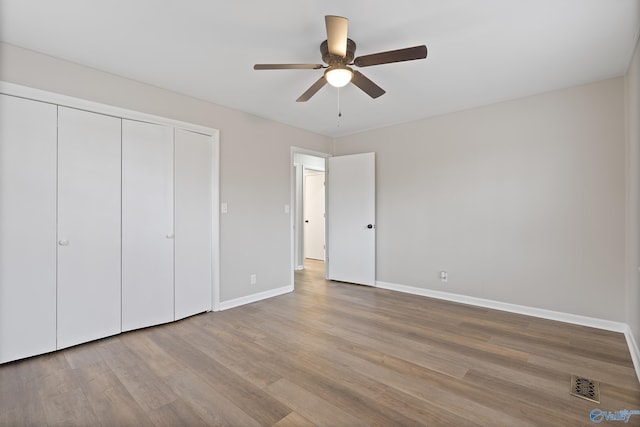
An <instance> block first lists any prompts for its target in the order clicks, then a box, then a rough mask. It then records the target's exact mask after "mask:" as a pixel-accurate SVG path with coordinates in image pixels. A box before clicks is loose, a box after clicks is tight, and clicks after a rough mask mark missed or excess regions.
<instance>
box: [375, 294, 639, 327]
mask: <svg viewBox="0 0 640 427" xmlns="http://www.w3.org/2000/svg"><path fill="white" fill-rule="evenodd" d="M376 286H377V287H379V288H383V289H389V290H392V291H399V292H405V293H408V294H413V295H421V296H425V297H431V298H437V299H441V300H447V301H452V302H458V303H461V304H469V305H475V306H478V307H486V308H492V309H494V310H501V311H508V312H510V313H518V314H524V315H527V316H533V317H540V318H543V319H549V320H557V321H559V322H566V323H573V324H575V325H581V326H589V327H591V328H597V329H604V330H607V331H613V332H621V333H625V332H626V330H627V328H628V326H627V324H626V323H621V322H612V321H610V320H603V319H597V318H593V317H586V316H578V315H576V314H569V313H563V312H560V311H552V310H545V309H542V308H535V307H528V306H526V305H518V304H509V303H506V302H500V301H494V300H488V299H483V298H476V297H471V296H466V295H460V294H452V293H449V292H442V291H434V290H431V289H423V288H416V287H414V286H406V285H397V284H394V283H386V282H376Z"/></svg>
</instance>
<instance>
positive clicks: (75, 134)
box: [58, 107, 121, 348]
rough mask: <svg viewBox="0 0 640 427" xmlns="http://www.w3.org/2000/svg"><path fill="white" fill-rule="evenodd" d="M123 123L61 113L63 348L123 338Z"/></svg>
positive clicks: (63, 110)
mask: <svg viewBox="0 0 640 427" xmlns="http://www.w3.org/2000/svg"><path fill="white" fill-rule="evenodd" d="M120 134H121V120H120V119H119V118H115V117H111V116H105V115H101V114H95V113H89V112H86V111H81V110H74V109H70V108H65V107H59V114H58V348H64V347H69V346H72V345H75V344H79V343H82V342H86V341H91V340H94V339H98V338H101V337H105V336H109V335H113V334H117V333H119V332H120V331H121V309H120V307H121V306H120V294H121V292H120V241H121V239H120V232H121V229H120V214H121V212H120V185H121V180H120V171H121V168H120V161H121V155H120V154H121V150H120V147H121V140H120Z"/></svg>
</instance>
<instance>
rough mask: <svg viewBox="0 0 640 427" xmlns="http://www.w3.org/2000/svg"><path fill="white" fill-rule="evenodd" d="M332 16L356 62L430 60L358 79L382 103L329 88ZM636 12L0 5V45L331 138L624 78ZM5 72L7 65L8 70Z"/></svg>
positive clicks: (557, 7)
mask: <svg viewBox="0 0 640 427" xmlns="http://www.w3.org/2000/svg"><path fill="white" fill-rule="evenodd" d="M324 15H340V16H345V17H347V18H349V38H351V39H353V40H354V41H355V42H356V44H357V50H356V56H359V55H365V54H370V53H376V52H380V51H385V50H392V49H398V48H403V47H410V46H415V45H420V44H426V45H427V48H428V50H429V54H428V57H427V59H425V60H420V61H410V62H404V63H396V64H385V65H379V66H374V67H367V68H361V69H360V71H361V72H362V73H364V74H365V75H366V76H367V77H369V78H370V79H371V80H373V81H374V82H376V83H377V84H378V85H380V86H381V87H382V88H384V89H385V90H386V91H387V93H386V94H385V95H383V96H382V97H380V98H378V99H375V100H374V99H371V98H369V97H368V96H367V95H366V94H365V93H364V92H362V91H360V90H359V89H358V88H356V87H355V86H353V85H349V86H347V87H346V88H343V89H341V90H340V96H339V99H340V104H341V110H342V118H341V119H340V120H338V90H337V89H335V88H333V87H330V86H325V87H324V88H323V89H321V91H320V92H318V93H317V94H316V95H315V96H314V97H313V98H311V100H310V101H309V102H306V103H296V102H295V100H296V98H298V96H300V95H301V94H302V93H303V92H304V91H305V90H306V89H307V88H308V87H309V86H310V85H311V84H312V83H313V82H315V81H316V80H317V79H318V78H319V77H320V76H321V75H322V70H278V71H254V70H253V68H252V67H253V64H254V63H319V62H321V57H320V51H319V45H320V43H321V42H322V41H323V40H324V39H325V38H326V34H325V27H324ZM639 27H640V0H394V1H386V2H375V3H374V2H372V1H370V0H349V1H346V0H340V1H336V0H269V1H266V0H234V1H231V0H180V1H178V0H109V1H104V0H0V40H2V41H4V42H6V43H10V44H13V45H16V46H21V47H24V48H28V49H32V50H36V51H39V52H43V53H46V54H49V55H52V56H55V57H59V58H63V59H67V60H70V61H73V62H77V63H80V64H83V65H87V66H90V67H94V68H97V69H100V70H104V71H108V72H111V73H114V74H118V75H121V76H125V77H128V78H130V79H134V80H138V81H141V82H145V83H149V84H152V85H155V86H159V87H162V88H166V89H170V90H173V91H176V92H180V93H183V94H187V95H190V96H193V97H196V98H200V99H204V100H208V101H211V102H213V103H216V104H220V105H224V106H228V107H231V108H234V109H237V110H241V111H245V112H248V113H252V114H256V115H258V116H262V117H266V118H269V119H272V120H275V121H278V122H282V123H287V124H289V125H292V126H295V127H299V128H303V129H308V130H310V131H313V132H316V133H320V134H324V135H328V136H341V135H345V134H350V133H354V132H358V131H362V130H365V129H372V128H376V127H381V126H386V125H390V124H394V123H400V122H407V121H411V120H416V119H420V118H425V117H431V116H435V115H439V114H444V113H448V112H452V111H458V110H462V109H466V108H470V107H475V106H480V105H486V104H490V103H494V102H498V101H503V100H508V99H514V98H518V97H522V96H527V95H532V94H536V93H541V92H545V91H549V90H555V89H559V88H565V87H570V86H575V85H579V84H583V83H587V82H592V81H597V80H601V79H605V78H610V77H616V76H621V75H623V74H624V73H625V72H626V70H627V67H628V64H629V60H630V55H631V53H632V51H633V48H634V46H635V41H636V39H637V37H638V29H639ZM0 60H1V58H0Z"/></svg>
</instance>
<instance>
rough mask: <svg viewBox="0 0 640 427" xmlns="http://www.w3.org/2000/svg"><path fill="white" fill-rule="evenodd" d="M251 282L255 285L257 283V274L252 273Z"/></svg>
mask: <svg viewBox="0 0 640 427" xmlns="http://www.w3.org/2000/svg"><path fill="white" fill-rule="evenodd" d="M251 284H252V285H255V284H256V275H255V274H252V275H251Z"/></svg>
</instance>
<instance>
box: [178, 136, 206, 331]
mask: <svg viewBox="0 0 640 427" xmlns="http://www.w3.org/2000/svg"><path fill="white" fill-rule="evenodd" d="M209 310H211V137H210V136H206V135H202V134H199V133H195V132H188V131H185V130H181V129H176V131H175V318H176V320H177V319H182V318H184V317H187V316H190V315H192V314H196V313H201V312H203V311H209Z"/></svg>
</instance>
